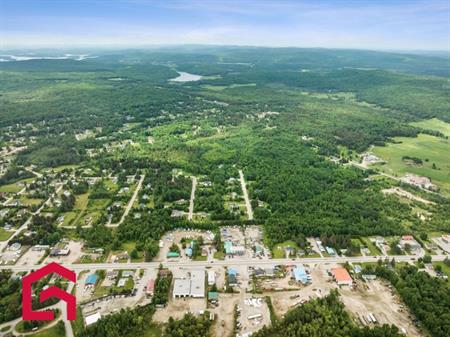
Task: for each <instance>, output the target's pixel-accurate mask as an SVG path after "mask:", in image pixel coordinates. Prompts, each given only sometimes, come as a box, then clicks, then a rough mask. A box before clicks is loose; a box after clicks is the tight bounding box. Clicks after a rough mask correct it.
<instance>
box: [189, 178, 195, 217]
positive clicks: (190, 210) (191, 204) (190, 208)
mask: <svg viewBox="0 0 450 337" xmlns="http://www.w3.org/2000/svg"><path fill="white" fill-rule="evenodd" d="M191 178H192V190H191V199H190V200H189V215H188V220H189V221H192V217H193V216H194V200H195V190H196V188H197V177H194V176H192V177H191Z"/></svg>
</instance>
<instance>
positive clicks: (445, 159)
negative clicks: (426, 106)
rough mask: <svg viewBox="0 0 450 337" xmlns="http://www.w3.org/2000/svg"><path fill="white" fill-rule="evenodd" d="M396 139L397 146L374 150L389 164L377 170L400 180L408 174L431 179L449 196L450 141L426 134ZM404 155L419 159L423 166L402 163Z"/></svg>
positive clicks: (392, 144)
mask: <svg viewBox="0 0 450 337" xmlns="http://www.w3.org/2000/svg"><path fill="white" fill-rule="evenodd" d="M394 140H395V142H396V143H395V144H394V143H390V144H388V145H387V146H384V147H380V146H376V147H375V148H374V149H373V152H374V153H375V154H376V155H377V156H379V157H381V158H382V159H384V160H385V161H387V163H386V164H379V165H375V166H374V167H376V168H379V169H380V170H382V171H384V172H386V173H389V174H392V175H396V176H399V177H400V176H403V175H404V174H406V173H413V174H417V175H421V176H426V177H429V178H430V179H431V181H432V183H434V184H436V185H437V186H438V187H440V189H441V191H442V193H443V194H445V195H447V196H450V140H448V139H443V138H439V137H434V136H430V135H426V134H419V135H418V137H415V138H410V137H395V138H394ZM404 156H409V157H416V158H420V159H421V160H422V162H423V163H422V164H419V165H416V164H412V163H411V162H410V161H405V160H403V159H402V158H403V157H404ZM433 164H435V168H433Z"/></svg>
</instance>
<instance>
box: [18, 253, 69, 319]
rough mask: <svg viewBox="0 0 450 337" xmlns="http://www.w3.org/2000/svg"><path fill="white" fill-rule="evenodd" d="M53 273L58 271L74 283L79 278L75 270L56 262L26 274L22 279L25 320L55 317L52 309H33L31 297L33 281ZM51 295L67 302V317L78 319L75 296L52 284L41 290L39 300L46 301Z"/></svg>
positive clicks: (23, 316) (23, 315) (23, 314)
mask: <svg viewBox="0 0 450 337" xmlns="http://www.w3.org/2000/svg"><path fill="white" fill-rule="evenodd" d="M52 273H56V274H58V275H60V276H62V277H64V278H65V279H67V280H69V281H72V282H74V283H75V282H76V279H77V275H76V274H75V273H74V272H73V271H71V270H69V269H67V268H64V267H63V266H61V265H60V264H58V263H56V262H52V263H49V264H48V265H46V266H45V267H42V268H41V269H38V270H36V271H35V272H32V273H30V274H28V275H27V276H25V277H24V278H23V279H22V318H23V319H24V320H33V321H51V320H53V319H54V318H55V317H54V314H53V312H52V311H50V310H46V311H33V308H32V298H31V292H32V285H33V283H34V282H36V281H39V280H40V279H42V278H43V277H45V276H47V275H48V274H52ZM50 297H56V298H59V299H61V300H63V301H64V302H66V305H67V319H68V320H71V321H72V320H75V319H76V313H77V309H76V306H77V305H76V298H75V296H73V295H71V294H69V293H67V292H65V291H64V290H61V289H60V288H58V287H56V286H51V287H49V288H47V289H45V290H43V291H41V294H40V298H39V301H40V302H44V301H46V300H47V299H49V298H50Z"/></svg>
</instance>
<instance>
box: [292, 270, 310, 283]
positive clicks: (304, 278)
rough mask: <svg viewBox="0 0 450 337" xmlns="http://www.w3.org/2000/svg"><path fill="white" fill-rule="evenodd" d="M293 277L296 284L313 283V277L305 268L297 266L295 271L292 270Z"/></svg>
mask: <svg viewBox="0 0 450 337" xmlns="http://www.w3.org/2000/svg"><path fill="white" fill-rule="evenodd" d="M292 276H293V278H294V279H295V281H296V282H299V283H302V284H308V283H310V282H311V276H310V275H308V273H307V272H306V270H305V268H303V267H302V266H296V267H295V268H294V269H292Z"/></svg>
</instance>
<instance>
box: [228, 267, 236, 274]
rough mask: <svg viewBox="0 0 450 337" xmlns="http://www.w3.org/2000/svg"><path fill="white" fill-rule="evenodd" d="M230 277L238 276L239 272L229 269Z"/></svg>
mask: <svg viewBox="0 0 450 337" xmlns="http://www.w3.org/2000/svg"><path fill="white" fill-rule="evenodd" d="M227 272H228V275H234V276H237V270H236V269H234V268H228V271H227Z"/></svg>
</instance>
